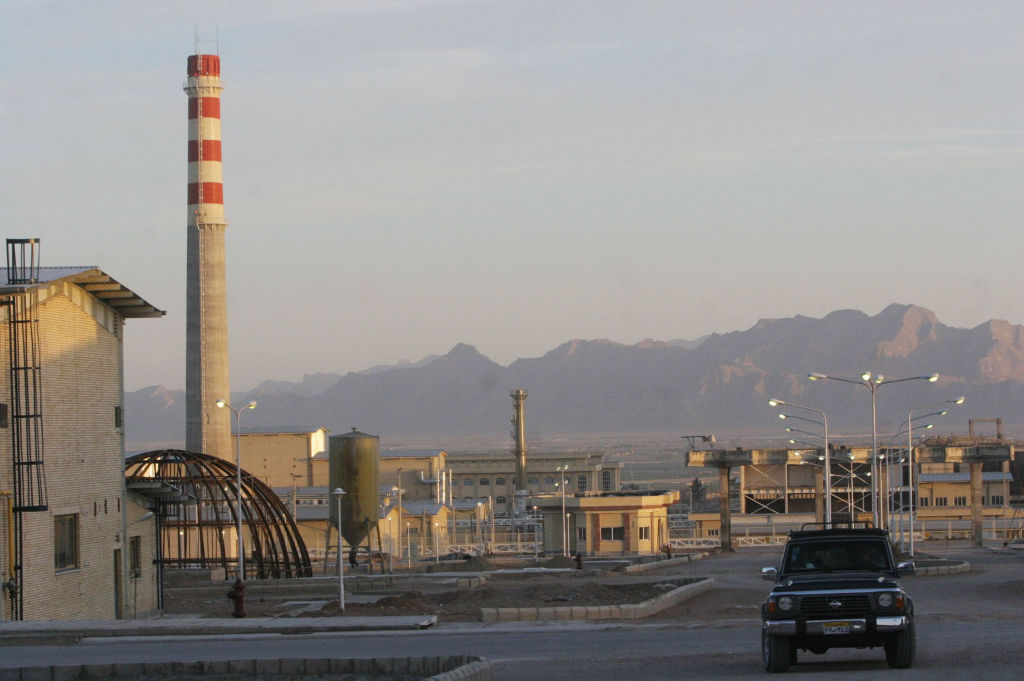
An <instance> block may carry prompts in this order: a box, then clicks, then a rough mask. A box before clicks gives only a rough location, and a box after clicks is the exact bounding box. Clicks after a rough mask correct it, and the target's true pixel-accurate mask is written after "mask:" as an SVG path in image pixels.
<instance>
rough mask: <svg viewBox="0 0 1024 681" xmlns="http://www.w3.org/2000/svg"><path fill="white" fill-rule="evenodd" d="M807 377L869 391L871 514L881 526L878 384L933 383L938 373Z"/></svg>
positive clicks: (816, 373) (816, 375) (937, 378)
mask: <svg viewBox="0 0 1024 681" xmlns="http://www.w3.org/2000/svg"><path fill="white" fill-rule="evenodd" d="M807 378H808V379H810V380H812V381H818V380H832V381H840V382H841V383H852V384H853V385H861V386H864V387H865V388H867V389H868V391H869V392H870V393H871V515H872V519H873V521H874V523H875V527H882V525H883V523H882V522H881V521H882V516H881V515H880V514H879V508H878V506H879V504H878V492H879V489H878V472H879V468H878V406H877V401H876V398H875V394H876V392H877V391H878V388H879V387H880V386H882V385H889V384H890V383H905V382H907V381H928V382H929V383H934V382H935V381H937V380H939V374H925V375H923V376H908V377H907V378H896V379H891V380H887V379H886V378H885V376H883V375H882V374H873V373H871V372H870V371H865V372H864V373H863V374H861V375H860V379H859V380H858V379H855V378H844V377H840V376H831V375H829V374H822V373H818V372H813V373H810V374H808V375H807ZM883 529H884V528H883Z"/></svg>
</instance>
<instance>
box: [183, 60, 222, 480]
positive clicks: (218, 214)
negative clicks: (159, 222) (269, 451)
mask: <svg viewBox="0 0 1024 681" xmlns="http://www.w3.org/2000/svg"><path fill="white" fill-rule="evenodd" d="M221 89H222V86H221V83H220V57H219V56H218V55H213V54H194V55H192V56H190V57H189V58H188V79H187V80H186V81H185V92H186V93H187V94H188V258H187V275H186V299H187V300H186V320H185V326H186V332H185V335H186V340H185V346H186V347H185V445H186V448H187V449H188V450H189V451H193V452H204V453H206V454H211V455H213V456H218V457H220V458H223V459H228V460H230V459H231V458H232V451H231V420H230V412H229V410H227V409H218V408H217V400H220V399H223V400H230V399H231V385H230V381H229V378H228V317H227V284H226V277H225V248H224V232H225V229H226V228H227V220H225V219H224V178H223V174H222V170H221V144H220V141H221V140H220V91H221Z"/></svg>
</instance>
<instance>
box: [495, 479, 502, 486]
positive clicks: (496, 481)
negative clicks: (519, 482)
mask: <svg viewBox="0 0 1024 681" xmlns="http://www.w3.org/2000/svg"><path fill="white" fill-rule="evenodd" d="M494 484H495V485H504V484H505V478H495V479H494Z"/></svg>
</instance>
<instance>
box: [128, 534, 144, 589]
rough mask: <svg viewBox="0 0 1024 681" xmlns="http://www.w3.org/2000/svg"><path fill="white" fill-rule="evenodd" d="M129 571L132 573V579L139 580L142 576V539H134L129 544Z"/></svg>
mask: <svg viewBox="0 0 1024 681" xmlns="http://www.w3.org/2000/svg"><path fill="white" fill-rule="evenodd" d="M128 560H129V562H128V569H129V570H131V571H132V577H134V578H135V579H138V578H139V577H141V576H142V537H132V538H131V540H130V542H129V544H128Z"/></svg>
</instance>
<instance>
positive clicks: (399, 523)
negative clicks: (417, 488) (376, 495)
mask: <svg viewBox="0 0 1024 681" xmlns="http://www.w3.org/2000/svg"><path fill="white" fill-rule="evenodd" d="M398 559H399V560H401V559H402V469H401V468H399V469H398Z"/></svg>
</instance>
